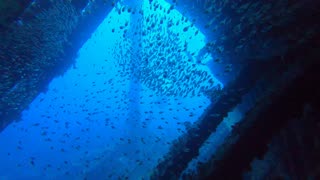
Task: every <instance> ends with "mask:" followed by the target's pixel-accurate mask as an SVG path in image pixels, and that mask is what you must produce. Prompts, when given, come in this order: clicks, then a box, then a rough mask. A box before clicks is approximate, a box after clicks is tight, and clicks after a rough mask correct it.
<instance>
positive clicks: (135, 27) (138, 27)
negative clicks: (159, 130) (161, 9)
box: [125, 0, 143, 131]
mask: <svg viewBox="0 0 320 180" xmlns="http://www.w3.org/2000/svg"><path fill="white" fill-rule="evenodd" d="M125 3H126V4H125V5H127V6H128V7H129V8H132V9H131V10H130V11H131V17H130V28H129V31H128V38H131V40H132V49H133V51H134V52H135V53H134V55H138V57H131V64H130V69H131V71H130V72H131V73H133V74H131V76H130V77H132V78H131V79H130V84H129V93H128V95H129V98H130V101H129V113H128V118H129V120H128V121H129V122H128V123H129V124H130V125H131V127H132V128H135V127H136V126H137V125H138V124H139V123H140V118H141V116H140V95H141V84H140V80H139V77H137V74H136V73H134V72H136V71H139V68H140V66H139V64H140V62H139V61H140V60H141V58H140V55H141V53H142V47H141V43H142V38H141V35H140V34H141V33H140V32H142V24H139V23H141V21H140V20H141V18H142V14H140V13H139V12H140V10H141V8H142V4H143V0H135V1H131V0H130V1H129V0H127V1H126V2H125ZM132 131H133V130H132Z"/></svg>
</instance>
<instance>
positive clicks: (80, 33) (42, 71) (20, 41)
mask: <svg viewBox="0 0 320 180" xmlns="http://www.w3.org/2000/svg"><path fill="white" fill-rule="evenodd" d="M53 2H54V3H50V2H48V1H46V0H40V1H36V2H35V3H33V4H30V5H29V6H27V8H26V9H25V10H24V11H23V13H22V14H21V16H20V17H19V21H13V22H11V25H10V28H8V29H6V30H5V31H4V32H1V44H0V58H1V61H0V63H1V64H0V71H1V72H2V73H1V75H0V80H1V82H2V86H1V87H0V95H1V97H0V131H2V130H3V129H4V128H5V127H6V126H8V125H9V124H10V123H11V122H13V121H16V120H19V119H20V115H21V112H22V111H23V110H24V109H25V108H27V107H28V105H29V104H30V103H31V102H32V101H33V99H34V98H35V97H36V96H37V95H38V94H39V93H41V92H45V91H46V87H47V85H48V84H49V82H50V81H51V80H52V79H53V78H54V77H56V76H59V75H61V74H63V73H64V72H65V71H66V70H67V69H68V68H70V67H72V65H73V64H74V62H75V58H76V56H77V51H78V49H79V48H80V47H81V46H82V45H83V44H84V43H85V42H86V40H87V39H88V38H90V36H91V34H92V33H93V32H94V30H95V29H96V28H97V27H98V25H99V24H100V23H101V22H102V21H103V19H104V18H105V16H106V15H107V14H108V13H109V12H110V11H111V9H112V8H113V6H114V4H115V3H116V2H117V1H114V2H106V1H103V0H97V1H94V2H92V1H90V3H91V4H90V6H87V4H88V2H89V1H87V0H79V1H72V3H71V4H70V2H69V1H62V0H61V1H53ZM68 3H69V4H68ZM61 6H63V7H61ZM84 8H86V11H85V12H84V13H83V9H84ZM63 10H70V12H69V11H63ZM55 11H57V12H55ZM55 15H56V16H59V17H60V18H59V19H65V21H64V22H63V23H65V24H63V23H61V22H52V21H50V20H52V19H46V18H52V17H53V16H55ZM61 17H62V18H61ZM53 18H54V17H53ZM57 19H58V18H57ZM50 22H51V23H52V24H49V25H48V24H46V23H50ZM70 22H71V24H70ZM59 23H60V24H59ZM51 25H54V27H56V28H52V27H51V29H50V26H51ZM61 26H64V27H61ZM66 31H68V33H65V32H66ZM61 34H62V35H61ZM53 37H57V38H56V39H51V41H50V42H49V43H47V42H46V40H47V39H48V38H49V39H50V38H53ZM50 43H51V44H50ZM57 46H59V47H57ZM50 53H51V55H52V56H51V55H50Z"/></svg>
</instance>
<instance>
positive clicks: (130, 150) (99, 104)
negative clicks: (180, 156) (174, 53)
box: [0, 0, 222, 180]
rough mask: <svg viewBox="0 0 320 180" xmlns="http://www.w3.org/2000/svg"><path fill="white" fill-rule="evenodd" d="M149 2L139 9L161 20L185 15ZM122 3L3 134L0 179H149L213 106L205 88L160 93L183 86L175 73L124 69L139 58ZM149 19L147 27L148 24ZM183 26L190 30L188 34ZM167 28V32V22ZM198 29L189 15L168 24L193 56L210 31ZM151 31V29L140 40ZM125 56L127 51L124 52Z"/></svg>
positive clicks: (201, 66)
mask: <svg viewBox="0 0 320 180" xmlns="http://www.w3.org/2000/svg"><path fill="white" fill-rule="evenodd" d="M147 2H148V1H145V2H144V5H143V7H142V10H143V11H144V13H145V14H144V15H145V16H146V17H147V16H149V15H150V14H151V13H152V14H154V16H155V17H156V18H158V19H161V18H163V21H164V24H165V23H168V22H169V21H170V19H171V20H173V22H174V21H178V20H180V19H182V18H183V15H182V14H180V13H179V12H178V11H176V10H172V11H171V12H170V14H167V13H165V12H166V11H167V10H168V9H169V8H170V5H169V4H167V3H165V1H162V0H161V1H160V0H159V1H158V3H159V5H160V6H161V7H162V8H163V10H160V8H159V9H158V10H156V11H152V12H151V10H150V5H149V4H148V3H147ZM122 8H123V7H122V4H117V5H116V7H115V8H114V9H113V10H112V11H111V12H110V13H109V15H108V16H107V17H106V18H105V20H104V21H103V22H102V23H101V25H100V26H99V27H98V28H97V30H96V31H95V32H94V33H93V34H92V36H91V38H90V39H89V40H88V41H87V42H86V43H85V44H84V46H83V47H82V48H81V49H80V50H79V51H78V57H77V59H76V64H75V66H74V67H72V68H70V69H69V70H68V71H67V72H65V74H64V75H62V76H60V77H56V78H55V79H53V80H52V81H51V82H50V84H49V86H48V91H47V92H45V93H42V94H39V96H38V97H37V98H36V99H35V100H34V101H33V102H32V103H31V104H30V106H29V108H28V109H26V110H25V111H24V112H23V114H22V117H21V121H17V122H15V123H13V124H11V125H9V126H8V127H7V128H6V129H5V130H4V131H3V132H1V133H0V147H1V149H0V154H1V165H2V166H1V168H0V179H1V180H2V179H85V178H87V179H125V177H128V178H129V179H148V177H149V175H150V173H152V171H153V169H154V168H155V166H156V165H157V164H158V162H159V160H161V158H162V157H163V156H164V155H165V154H166V153H167V152H168V150H169V148H170V145H171V143H172V141H173V140H175V139H176V138H178V137H179V136H180V135H182V134H183V133H184V132H185V129H186V126H188V125H189V124H190V123H191V124H192V123H194V122H195V121H197V120H198V118H199V117H200V116H201V115H202V114H203V112H204V110H205V109H206V108H207V107H208V106H209V105H210V100H209V99H208V97H207V96H205V95H203V94H202V95H197V96H184V95H179V91H178V92H177V93H176V94H174V95H170V94H168V93H162V94H161V92H158V91H159V89H160V90H161V89H166V90H168V91H169V90H170V89H171V88H172V87H174V86H178V87H179V85H177V82H175V81H173V80H172V79H170V78H166V77H162V78H163V82H165V84H161V85H159V86H160V87H153V86H155V85H154V84H152V85H150V84H148V83H143V82H142V83H141V82H139V81H135V80H134V78H133V77H132V75H131V74H130V73H131V71H125V69H126V68H128V67H129V68H130V65H131V64H130V63H132V62H130V60H129V59H130V58H131V59H132V58H134V57H132V54H130V53H128V52H129V49H130V48H132V47H136V46H134V45H133V42H132V41H131V40H132V39H134V38H135V37H133V35H130V34H129V36H128V37H125V36H124V31H125V30H128V31H130V26H132V24H134V22H131V21H133V19H132V18H130V13H128V12H126V11H125V12H121V13H119V9H122ZM164 10H166V11H164ZM164 17H166V18H164ZM146 23H147V22H145V21H144V22H142V25H144V26H147V24H146ZM126 24H127V25H126ZM174 24H176V22H174ZM157 26H161V25H159V24H158V25H157ZM186 26H188V27H189V29H188V30H187V31H186V32H184V31H185V30H184V28H185V27H186ZM162 31H163V32H161V33H164V34H165V33H168V31H167V30H166V29H165V28H163V29H162ZM197 31H199V30H198V29H197V28H196V27H195V26H191V22H190V21H189V20H185V21H184V22H183V23H180V24H179V25H175V26H173V27H172V28H171V32H173V33H180V34H181V35H180V36H179V37H180V39H179V41H176V42H174V43H176V44H175V45H179V46H182V47H183V46H184V44H187V47H186V52H187V53H186V54H185V55H184V56H183V57H182V58H191V59H192V58H195V57H197V55H198V54H199V52H200V50H201V49H202V48H203V47H204V45H205V37H204V35H203V34H202V33H201V32H197ZM196 32H197V33H196ZM194 34H197V35H196V36H195V35H194ZM154 36H155V35H154V34H152V33H148V34H147V35H146V36H144V37H143V38H144V39H142V40H141V41H142V42H145V39H152V38H154ZM190 37H192V38H190ZM148 45H150V44H148V43H142V47H143V49H148ZM120 51H125V53H121V52H120ZM192 54H193V55H192ZM123 55H129V57H126V58H119V56H123ZM130 55H131V56H130ZM206 58H207V59H205V58H204V59H203V61H204V62H202V63H200V64H197V65H196V68H197V69H198V70H199V71H202V72H207V73H208V74H209V75H208V77H209V76H210V78H213V79H214V80H215V85H214V86H216V85H218V84H220V85H221V86H222V84H221V83H220V82H219V81H218V79H215V77H214V76H213V75H212V74H211V73H210V72H211V71H212V69H211V70H210V69H209V68H208V66H206V65H204V64H205V63H206V62H205V61H210V60H212V59H213V58H214V57H210V56H207V57H206ZM150 59H152V57H150ZM173 60H174V61H177V62H179V63H181V62H182V61H183V59H173ZM193 61H194V59H192V62H193ZM189 65H190V64H188V62H186V64H185V65H184V66H179V67H176V66H172V67H170V66H168V67H166V69H167V70H168V71H171V72H175V71H184V72H186V73H187V74H188V73H190V76H192V72H190V71H187V70H186V69H184V68H186V67H188V66H189ZM177 68H178V69H177ZM146 69H147V68H146ZM147 70H148V69H147ZM156 70H159V71H162V69H155V71H156ZM145 73H150V72H145ZM197 78H199V77H195V79H197ZM148 80H149V79H148ZM197 86H199V87H202V86H209V84H199V85H197ZM181 87H182V88H185V87H186V86H183V85H181ZM182 90H183V89H182ZM182 90H181V89H180V91H182ZM156 91H157V92H158V93H157V92H156ZM168 91H166V92H168ZM185 91H188V90H185Z"/></svg>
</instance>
